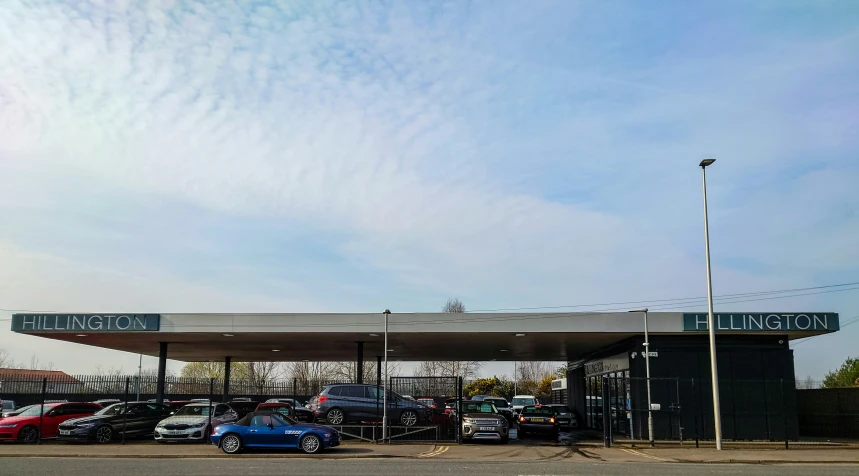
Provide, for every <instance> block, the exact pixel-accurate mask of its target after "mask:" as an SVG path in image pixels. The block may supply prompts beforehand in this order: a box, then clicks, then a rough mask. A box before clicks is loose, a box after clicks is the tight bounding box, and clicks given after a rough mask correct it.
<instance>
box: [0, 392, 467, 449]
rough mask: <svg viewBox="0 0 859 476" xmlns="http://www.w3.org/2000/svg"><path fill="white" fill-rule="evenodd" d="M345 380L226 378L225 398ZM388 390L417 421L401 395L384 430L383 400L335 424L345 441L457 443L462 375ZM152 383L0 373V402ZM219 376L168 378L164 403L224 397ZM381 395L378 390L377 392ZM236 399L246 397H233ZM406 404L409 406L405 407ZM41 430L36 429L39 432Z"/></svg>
mask: <svg viewBox="0 0 859 476" xmlns="http://www.w3.org/2000/svg"><path fill="white" fill-rule="evenodd" d="M335 383H339V384H343V383H346V384H350V383H353V382H351V381H343V380H340V381H332V380H304V379H292V380H285V381H272V382H265V383H261V382H249V381H241V380H235V381H230V382H229V394H228V395H227V398H226V401H227V402H228V403H230V404H231V405H235V406H234V408H235V409H236V410H237V411H239V412H240V413H242V412H247V411H252V410H253V408H255V406H256V404H257V403H262V402H265V401H266V400H267V399H269V398H276V397H279V398H295V399H296V400H299V401H300V402H307V401H309V400H310V399H311V398H312V397H314V396H317V395H319V393H320V392H321V391H322V389H323V388H324V387H325V386H326V385H330V384H335ZM388 386H389V387H388V388H389V390H390V391H391V392H393V393H395V394H397V395H399V396H402V397H405V396H408V397H410V398H412V399H415V400H418V399H431V400H432V402H430V401H429V400H426V405H427V411H426V412H420V418H419V421H418V422H417V423H416V424H412V425H408V426H406V425H403V424H401V423H400V422H399V421H400V418H399V417H400V416H401V414H402V413H403V412H404V411H406V410H408V409H415V408H416V407H415V404H411V403H406V402H403V401H402V400H400V399H397V398H392V399H389V400H388V407H387V413H388V415H389V419H388V426H387V428H386V429H387V432H385V433H384V438H383V429H382V424H381V420H382V418H381V417H382V415H383V413H384V401H383V400H382V399H380V401H379V402H378V403H377V412H376V413H377V416H378V418H376V419H375V420H374V419H372V418H369V419H368V421H367V422H363V423H361V424H356V425H343V426H338V427H337V428H338V430H339V431H341V433H343V435H344V437H345V438H346V439H362V440H366V441H382V440H383V439H384V440H385V441H387V442H391V443H396V442H414V441H445V442H452V441H457V440H458V438H459V429H460V428H461V424H460V423H461V422H459V421H458V420H457V419H456V418H457V417H456V416H455V415H453V416H452V415H449V414H447V413H445V402H446V401H447V400H449V399H455V398H460V399H461V397H462V379H461V378H458V377H392V378H390V379H389V382H388ZM156 391H157V381H156V379H155V378H154V377H150V376H144V377H142V378H138V377H136V376H93V375H78V376H63V375H60V376H51V377H42V376H30V377H27V376H23V377H22V376H20V375H17V376H14V377H12V378H9V377H7V378H4V376H3V375H0V400H6V401H12V402H14V403H13V405H14V407H16V408H20V407H23V406H27V405H39V404H43V403H53V402H60V401H68V402H94V401H97V400H105V399H116V400H119V401H122V402H128V401H136V400H141V401H143V400H152V399H155V398H156ZM223 391H224V381H223V379H214V378H208V379H200V378H185V377H168V378H167V379H166V381H165V386H164V399H165V400H167V401H174V402H176V401H186V400H192V399H209V400H210V401H219V400H221V399H223V397H224V395H223ZM378 394H379V395H381V392H378ZM236 399H241V400H249V401H241V400H240V401H236ZM410 405H411V406H410ZM40 434H41V432H40Z"/></svg>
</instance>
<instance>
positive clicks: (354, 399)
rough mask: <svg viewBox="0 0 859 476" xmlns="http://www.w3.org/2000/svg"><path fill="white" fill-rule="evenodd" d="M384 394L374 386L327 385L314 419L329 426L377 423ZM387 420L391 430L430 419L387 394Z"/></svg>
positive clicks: (419, 409)
mask: <svg viewBox="0 0 859 476" xmlns="http://www.w3.org/2000/svg"><path fill="white" fill-rule="evenodd" d="M382 392H383V390H382V389H379V388H377V387H376V386H375V385H362V384H334V385H327V386H325V388H323V389H322V391H321V392H320V393H319V395H318V396H317V397H316V399H315V401H314V403H313V408H311V410H313V412H314V414H315V416H316V419H317V420H322V421H326V422H328V423H329V424H331V425H342V424H345V423H358V422H363V421H378V420H380V419H381V418H382V414H383V410H384V406H385V405H384V401H385V399H384V396H383V394H382ZM387 402H388V418H389V421H390V422H392V423H391V424H392V425H394V426H397V425H402V426H407V427H408V426H415V425H417V424H418V423H419V422H422V421H424V422H425V421H427V420H429V419H430V417H431V416H432V410H430V409H429V408H427V407H425V406H423V405H421V404H419V403H417V402H414V401H411V400H407V399H405V398H403V397H402V396H400V395H397V394H396V393H394V392H391V391H388V398H387Z"/></svg>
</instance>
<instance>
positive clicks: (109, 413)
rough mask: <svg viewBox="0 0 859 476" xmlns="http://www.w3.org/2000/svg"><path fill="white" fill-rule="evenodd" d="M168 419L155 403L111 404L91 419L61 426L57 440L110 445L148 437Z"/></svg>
mask: <svg viewBox="0 0 859 476" xmlns="http://www.w3.org/2000/svg"><path fill="white" fill-rule="evenodd" d="M169 416H170V407H168V406H167V405H163V404H158V403H149V402H128V403H127V404H126V403H114V404H113V405H110V406H109V407H106V408H102V409H101V410H99V411H97V412H96V413H95V415H92V416H88V417H83V418H75V419H72V420H67V421H65V422H64V423H61V424H60V426H59V432H58V436H57V437H58V439H60V440H71V441H95V442H97V443H110V442H111V441H113V440H114V439H117V438H120V437H121V436H123V434H124V435H125V437H126V438H131V437H140V436H149V435H152V434H153V433H155V426H156V425H157V424H158V422H160V421H161V420H163V419H165V418H167V417H169Z"/></svg>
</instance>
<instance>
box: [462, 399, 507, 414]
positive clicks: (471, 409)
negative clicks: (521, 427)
mask: <svg viewBox="0 0 859 476" xmlns="http://www.w3.org/2000/svg"><path fill="white" fill-rule="evenodd" d="M463 411H464V412H465V413H498V410H497V409H496V408H495V405H493V404H491V403H489V402H468V403H464V404H463Z"/></svg>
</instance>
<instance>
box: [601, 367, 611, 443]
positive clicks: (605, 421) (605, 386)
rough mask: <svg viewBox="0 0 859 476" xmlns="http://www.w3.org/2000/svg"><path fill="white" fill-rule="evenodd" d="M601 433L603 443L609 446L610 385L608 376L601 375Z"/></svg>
mask: <svg viewBox="0 0 859 476" xmlns="http://www.w3.org/2000/svg"><path fill="white" fill-rule="evenodd" d="M602 433H603V445H604V446H605V447H606V448H611V386H610V385H609V383H608V377H606V376H603V377H602Z"/></svg>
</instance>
